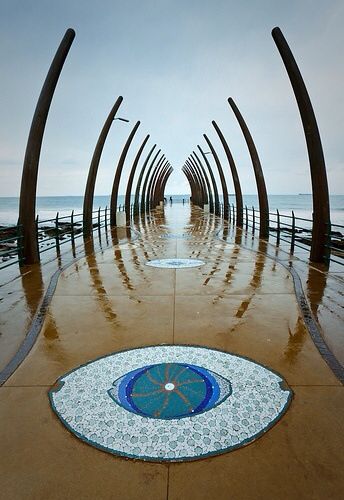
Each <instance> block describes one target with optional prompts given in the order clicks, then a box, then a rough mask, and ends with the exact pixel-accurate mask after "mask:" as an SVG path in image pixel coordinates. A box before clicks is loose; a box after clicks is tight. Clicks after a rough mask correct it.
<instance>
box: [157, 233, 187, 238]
mask: <svg viewBox="0 0 344 500" xmlns="http://www.w3.org/2000/svg"><path fill="white" fill-rule="evenodd" d="M160 238H163V239H166V240H168V239H174V240H175V239H184V240H191V239H192V236H191V234H184V233H167V234H162V235H161V236H160Z"/></svg>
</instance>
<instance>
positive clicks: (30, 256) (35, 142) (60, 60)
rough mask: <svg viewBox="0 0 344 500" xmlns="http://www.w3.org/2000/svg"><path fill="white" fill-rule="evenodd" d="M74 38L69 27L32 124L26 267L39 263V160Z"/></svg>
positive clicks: (25, 178) (25, 183)
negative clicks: (37, 195) (51, 109)
mask: <svg viewBox="0 0 344 500" xmlns="http://www.w3.org/2000/svg"><path fill="white" fill-rule="evenodd" d="M74 37H75V31H74V30H73V29H71V28H70V29H68V30H67V31H66V33H65V35H64V37H63V38H62V41H61V43H60V45H59V47H58V49H57V52H56V54H55V57H54V59H53V61H52V63H51V65H50V68H49V71H48V74H47V76H46V79H45V81H44V84H43V87H42V90H41V93H40V95H39V98H38V101H37V105H36V109H35V113H34V115H33V118H32V122H31V127H30V132H29V137H28V141H27V145H26V151H25V158H24V164H23V172H22V179H21V188H20V199H19V221H18V223H19V224H21V226H22V235H23V240H22V245H23V256H24V264H34V263H36V262H39V249H38V244H37V238H36V223H35V219H36V191H37V177H38V166H39V157H40V153H41V147H42V141H43V135H44V130H45V124H46V121H47V118H48V113H49V109H50V105H51V101H52V98H53V95H54V92H55V88H56V85H57V82H58V79H59V76H60V74H61V71H62V68H63V65H64V62H65V60H66V57H67V55H68V52H69V49H70V47H71V45H72V43H73V40H74Z"/></svg>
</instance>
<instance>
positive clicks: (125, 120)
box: [114, 118, 129, 123]
mask: <svg viewBox="0 0 344 500" xmlns="http://www.w3.org/2000/svg"><path fill="white" fill-rule="evenodd" d="M115 120H120V121H121V122H126V123H129V120H127V119H126V118H114V121H115Z"/></svg>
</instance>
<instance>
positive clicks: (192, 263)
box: [146, 259, 205, 269]
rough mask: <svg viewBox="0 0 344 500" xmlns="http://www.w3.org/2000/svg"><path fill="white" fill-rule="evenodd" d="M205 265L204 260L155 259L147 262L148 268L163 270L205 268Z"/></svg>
mask: <svg viewBox="0 0 344 500" xmlns="http://www.w3.org/2000/svg"><path fill="white" fill-rule="evenodd" d="M204 264H205V262H203V260H198V259H155V260H149V261H147V262H146V265H147V266H151V267H160V268H162V269H185V268H187V267H199V266H203V265H204Z"/></svg>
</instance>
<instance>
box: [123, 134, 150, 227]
mask: <svg viewBox="0 0 344 500" xmlns="http://www.w3.org/2000/svg"><path fill="white" fill-rule="evenodd" d="M148 139H149V134H148V135H147V136H146V137H145V138H144V140H143V142H142V144H141V146H140V148H139V150H138V152H137V154H136V156H135V160H134V163H133V166H132V167H131V170H130V174H129V178H128V183H127V189H126V192H125V202H124V204H125V218H126V221H127V223H129V222H130V198H131V188H132V186H133V181H134V176H135V172H136V167H137V164H138V162H139V161H140V158H141V155H142V151H143V150H144V147H145V145H146V143H147V141H148Z"/></svg>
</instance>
